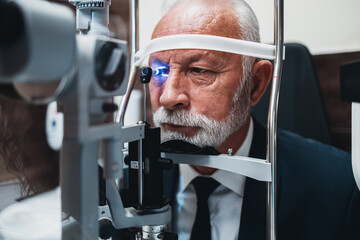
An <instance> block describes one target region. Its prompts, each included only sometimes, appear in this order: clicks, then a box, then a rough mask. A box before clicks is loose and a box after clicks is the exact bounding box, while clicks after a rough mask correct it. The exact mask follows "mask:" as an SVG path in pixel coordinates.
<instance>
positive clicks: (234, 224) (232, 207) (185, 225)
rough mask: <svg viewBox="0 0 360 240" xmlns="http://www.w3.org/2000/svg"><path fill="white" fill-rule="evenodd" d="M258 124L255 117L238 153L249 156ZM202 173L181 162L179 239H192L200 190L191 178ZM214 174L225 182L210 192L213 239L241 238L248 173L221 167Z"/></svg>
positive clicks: (178, 216)
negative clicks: (221, 168)
mask: <svg viewBox="0 0 360 240" xmlns="http://www.w3.org/2000/svg"><path fill="white" fill-rule="evenodd" d="M253 132H254V126H253V122H252V119H251V121H250V127H249V130H248V132H247V135H246V138H245V140H244V142H243V144H242V145H241V147H240V149H239V150H238V151H237V152H236V153H235V154H234V155H236V156H246V157H247V156H249V152H250V147H251V142H252V138H253ZM197 176H201V174H200V173H198V172H197V171H195V169H193V168H192V167H191V166H190V165H187V164H180V179H179V191H178V193H177V195H176V200H177V203H178V208H177V211H176V212H177V226H176V230H177V232H178V235H179V240H188V239H190V235H191V229H192V226H193V224H194V221H195V214H196V193H195V189H194V186H193V185H192V184H191V181H192V180H193V179H194V178H196V177H197ZM210 177H212V178H214V179H215V180H216V181H218V182H219V183H220V184H221V185H220V186H219V187H218V188H216V189H215V191H214V192H213V193H212V194H211V195H210V197H209V200H208V204H209V211H210V223H211V239H212V240H232V239H234V240H235V239H238V235H239V227H240V216H241V207H242V203H243V194H244V188H245V176H243V175H239V174H236V173H232V172H228V171H224V170H217V171H215V172H214V173H213V174H212V175H211V176H210Z"/></svg>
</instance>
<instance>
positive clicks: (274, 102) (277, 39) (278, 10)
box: [116, 0, 284, 240]
mask: <svg viewBox="0 0 360 240" xmlns="http://www.w3.org/2000/svg"><path fill="white" fill-rule="evenodd" d="M131 3H132V4H131V13H132V14H131V16H132V18H131V22H132V35H131V36H132V39H131V43H132V47H131V49H132V51H131V53H132V55H131V61H132V63H131V66H132V67H131V73H130V82H129V86H128V91H127V93H126V95H125V97H124V98H123V101H122V103H121V107H120V110H121V111H120V112H118V113H117V115H116V121H117V122H121V123H122V124H123V122H124V115H125V111H126V107H127V104H128V101H129V98H130V94H131V90H132V89H133V87H134V85H135V81H136V79H135V72H136V69H137V66H136V65H135V55H134V54H135V53H136V52H137V50H138V32H137V26H138V18H137V17H138V11H139V9H138V6H139V5H138V0H132V1H131ZM283 5H284V2H283V0H275V1H274V24H275V25H274V26H275V27H274V45H275V59H274V65H273V76H272V86H271V94H270V102H269V108H268V118H267V148H266V153H267V154H266V162H267V163H269V164H271V179H272V181H268V183H267V226H266V229H267V239H268V240H275V239H276V209H277V206H276V176H277V175H276V166H277V162H276V158H277V154H276V153H277V145H276V135H277V115H278V101H279V91H280V83H281V72H282V65H283V56H284V12H283V11H284V7H283Z"/></svg>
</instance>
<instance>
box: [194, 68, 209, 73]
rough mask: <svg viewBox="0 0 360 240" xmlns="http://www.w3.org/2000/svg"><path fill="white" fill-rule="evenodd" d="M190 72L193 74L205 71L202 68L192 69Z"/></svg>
mask: <svg viewBox="0 0 360 240" xmlns="http://www.w3.org/2000/svg"><path fill="white" fill-rule="evenodd" d="M191 71H192V72H195V73H205V72H206V71H207V70H206V69H202V68H192V69H191Z"/></svg>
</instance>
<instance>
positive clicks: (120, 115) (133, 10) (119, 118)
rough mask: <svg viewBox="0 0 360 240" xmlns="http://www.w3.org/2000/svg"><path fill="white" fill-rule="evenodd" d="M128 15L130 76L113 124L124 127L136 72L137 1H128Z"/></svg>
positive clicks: (137, 41) (137, 47) (137, 44)
mask: <svg viewBox="0 0 360 240" xmlns="http://www.w3.org/2000/svg"><path fill="white" fill-rule="evenodd" d="M130 14H131V39H130V42H131V51H130V52H131V53H130V54H131V55H130V68H131V70H130V75H129V84H128V88H127V91H126V94H125V96H124V97H123V98H122V99H121V105H120V108H119V111H117V112H116V116H115V122H116V123H120V124H121V125H124V118H125V112H126V109H127V105H128V103H129V100H130V95H131V92H132V90H133V89H134V86H135V81H136V79H135V77H136V70H137V68H136V67H135V53H136V52H137V51H138V49H139V35H138V29H139V28H138V22H139V21H138V20H139V1H138V0H130Z"/></svg>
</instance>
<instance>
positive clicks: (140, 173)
mask: <svg viewBox="0 0 360 240" xmlns="http://www.w3.org/2000/svg"><path fill="white" fill-rule="evenodd" d="M138 143H139V144H138V155H139V156H138V158H139V168H138V182H139V184H138V186H139V188H138V194H139V199H138V201H139V204H140V205H142V204H143V192H144V182H143V157H142V140H141V139H140V140H139V141H138Z"/></svg>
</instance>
